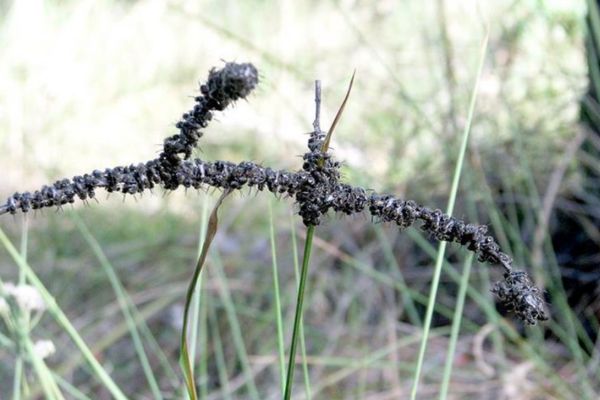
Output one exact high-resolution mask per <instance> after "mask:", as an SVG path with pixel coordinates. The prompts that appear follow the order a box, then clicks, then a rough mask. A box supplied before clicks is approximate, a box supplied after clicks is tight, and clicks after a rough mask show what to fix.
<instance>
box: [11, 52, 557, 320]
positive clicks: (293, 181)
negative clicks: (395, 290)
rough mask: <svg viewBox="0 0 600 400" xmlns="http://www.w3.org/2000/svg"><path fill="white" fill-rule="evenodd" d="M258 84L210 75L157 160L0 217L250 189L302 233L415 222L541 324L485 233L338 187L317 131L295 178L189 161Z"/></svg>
mask: <svg viewBox="0 0 600 400" xmlns="http://www.w3.org/2000/svg"><path fill="white" fill-rule="evenodd" d="M257 84H258V72H257V70H256V68H255V67H254V66H253V65H252V64H237V63H226V64H225V66H224V67H223V68H221V69H219V70H215V69H213V70H211V71H210V72H209V75H208V79H207V82H206V83H205V84H203V85H201V86H200V92H201V95H199V96H198V97H196V98H195V105H194V108H193V109H192V110H190V111H188V112H186V113H185V114H183V116H182V118H181V120H180V121H179V122H177V124H176V127H177V129H179V133H177V134H175V135H173V136H170V137H168V138H167V139H165V141H164V146H163V150H162V152H161V153H160V155H159V156H158V158H156V159H153V160H150V161H147V162H145V163H140V164H132V165H129V166H126V167H115V168H107V169H105V170H104V171H100V170H95V171H93V172H92V173H89V174H84V175H82V176H75V177H74V178H72V179H62V180H59V181H57V182H55V183H54V184H52V185H50V186H43V187H42V188H41V189H39V190H36V191H34V192H24V193H15V194H13V195H12V196H10V197H9V198H8V199H7V201H6V203H5V204H4V205H2V206H0V215H1V214H5V213H10V214H15V213H16V212H18V211H22V212H28V211H30V210H32V209H33V210H35V209H41V208H46V207H60V206H62V205H64V204H68V203H74V202H75V200H76V199H79V200H86V199H90V198H94V196H95V193H96V192H95V191H96V190H97V189H98V188H102V189H105V190H106V191H108V192H120V193H123V194H136V193H141V192H143V191H145V190H148V189H152V188H153V187H155V186H160V187H162V188H164V189H165V190H175V189H177V188H178V187H180V186H183V187H185V188H194V189H199V188H201V187H206V186H212V187H215V188H220V189H242V188H243V187H255V188H257V189H258V190H260V191H263V190H268V191H269V192H272V193H274V194H285V195H288V196H289V197H293V198H295V199H296V202H297V204H298V207H299V210H298V213H299V215H300V216H301V217H302V220H303V222H304V224H305V225H307V226H316V225H318V224H319V223H320V222H321V218H322V216H323V215H324V214H326V213H327V212H328V211H329V210H333V211H335V212H342V213H344V214H347V215H352V214H356V213H360V212H363V211H365V210H368V211H369V212H370V214H371V216H372V217H373V218H374V219H376V220H380V221H383V222H390V223H395V224H396V225H398V227H400V228H407V227H409V226H411V225H413V224H415V223H416V222H417V221H420V222H421V223H422V224H421V226H420V228H421V229H422V230H424V231H426V232H428V233H429V234H430V235H431V236H432V237H433V238H435V239H437V240H442V241H449V242H456V243H459V244H461V245H463V246H466V247H467V248H468V249H469V250H471V251H473V252H475V253H476V254H477V256H478V259H479V261H482V262H487V263H490V264H500V265H501V266H502V267H503V268H504V271H505V274H504V277H505V280H504V281H503V282H499V283H496V285H495V286H494V289H493V292H494V293H495V294H496V295H497V297H498V299H499V300H500V301H501V302H502V303H503V304H504V305H505V306H507V308H509V309H510V310H513V311H514V312H515V313H516V314H517V316H519V317H520V318H521V319H523V320H524V321H525V322H527V323H530V324H535V323H536V321H542V320H546V319H547V316H546V313H545V310H544V301H543V300H542V297H541V293H540V291H539V289H537V288H536V287H535V286H533V284H532V283H531V280H530V279H529V277H528V276H527V274H526V273H525V272H522V271H514V270H513V269H512V259H511V258H510V257H509V256H508V255H507V254H505V253H503V252H502V251H501V250H500V247H499V245H498V244H497V243H496V241H495V240H494V238H493V237H492V236H490V235H488V234H487V228H486V227H485V226H481V225H473V224H467V223H465V222H464V221H461V220H458V219H456V218H454V217H452V216H449V215H447V214H444V213H443V212H441V211H440V210H431V209H429V208H426V207H423V206H420V205H418V204H417V203H415V202H414V201H411V200H401V199H397V198H395V197H394V196H392V195H380V194H377V193H373V192H371V193H367V191H366V190H365V189H363V188H361V187H355V186H351V185H348V184H345V183H340V182H339V180H340V172H339V168H340V163H339V162H338V161H336V160H335V159H334V158H333V156H332V154H331V153H330V152H328V151H323V142H324V140H325V133H324V132H322V131H321V129H320V128H319V127H318V126H315V129H314V131H313V132H312V133H311V135H310V138H309V140H308V151H307V152H306V153H305V154H304V156H303V165H302V169H301V170H300V171H296V172H291V171H285V170H275V169H272V168H269V167H263V166H261V165H258V164H255V163H253V162H249V161H243V162H241V163H239V164H235V163H232V162H228V161H213V162H209V161H204V160H201V159H193V160H191V159H190V158H191V154H192V150H193V148H194V147H195V146H196V144H197V143H198V140H199V139H200V137H201V136H202V132H201V131H200V130H201V129H203V128H205V127H206V126H207V125H208V123H209V121H210V120H211V118H212V113H213V112H214V111H221V110H223V109H225V108H226V107H227V106H228V105H229V104H231V103H233V102H235V101H236V100H239V99H243V98H246V97H247V96H248V95H249V94H250V92H251V91H252V90H253V89H254V88H255V87H256V85H257Z"/></svg>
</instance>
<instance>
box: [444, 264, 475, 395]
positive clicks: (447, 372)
mask: <svg viewBox="0 0 600 400" xmlns="http://www.w3.org/2000/svg"><path fill="white" fill-rule="evenodd" d="M472 265H473V253H469V255H468V256H467V259H466V260H465V264H464V266H463V272H462V275H461V279H460V286H459V289H458V297H457V299H456V308H455V309H454V317H453V318H452V332H451V333H450V343H449V345H448V352H447V354H446V364H445V365H444V375H443V379H442V387H441V389H440V400H446V397H447V395H448V387H449V385H450V376H451V375H452V363H453V361H454V354H455V352H456V343H457V341H458V333H459V332H460V323H461V322H462V315H463V309H464V305H465V298H466V297H467V288H468V287H469V277H470V275H471V266H472Z"/></svg>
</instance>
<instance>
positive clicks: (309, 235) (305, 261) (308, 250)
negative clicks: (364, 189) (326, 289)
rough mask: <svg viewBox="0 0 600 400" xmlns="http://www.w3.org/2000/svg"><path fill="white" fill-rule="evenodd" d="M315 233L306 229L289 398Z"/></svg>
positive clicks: (288, 388) (288, 387) (291, 354)
mask: <svg viewBox="0 0 600 400" xmlns="http://www.w3.org/2000/svg"><path fill="white" fill-rule="evenodd" d="M314 234H315V227H314V226H309V227H308V228H307V230H306V242H305V243H304V256H303V258H302V270H301V272H300V283H299V285H298V298H297V300H296V312H295V314H294V328H293V330H292V344H291V345H290V355H289V360H288V370H287V378H286V381H285V393H284V396H283V398H284V399H285V400H289V399H290V398H291V397H292V384H293V381H294V367H295V365H296V344H297V343H298V336H299V334H300V321H301V320H302V307H303V306H304V291H305V289H306V277H307V275H308V265H309V261H310V253H311V250H312V242H313V237H314Z"/></svg>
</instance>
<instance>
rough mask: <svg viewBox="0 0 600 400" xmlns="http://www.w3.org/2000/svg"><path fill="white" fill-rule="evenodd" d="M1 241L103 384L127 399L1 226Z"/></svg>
mask: <svg viewBox="0 0 600 400" xmlns="http://www.w3.org/2000/svg"><path fill="white" fill-rule="evenodd" d="M0 242H2V244H3V246H4V247H5V248H6V250H7V251H8V253H9V254H10V255H11V257H12V258H13V260H14V261H15V262H16V263H17V265H18V266H19V268H20V269H21V270H23V271H24V273H25V276H26V278H27V280H29V282H31V284H32V285H33V286H35V288H36V289H37V290H38V292H39V293H40V295H41V296H42V298H43V299H44V302H45V303H46V306H47V307H48V312H49V313H50V315H52V316H53V317H54V319H56V321H57V322H58V324H59V325H60V326H61V327H62V328H63V329H64V330H65V332H66V333H67V334H68V335H69V337H70V338H71V339H72V340H73V342H74V343H75V345H76V346H77V348H78V349H79V351H80V352H81V354H82V355H83V357H84V358H85V360H86V361H87V363H88V364H89V366H90V368H91V369H92V371H93V373H94V374H95V375H96V377H97V378H98V380H99V381H100V382H102V384H103V385H104V386H105V387H106V388H107V389H108V391H109V392H110V393H111V394H112V396H113V397H114V398H115V399H117V400H127V397H125V395H124V394H123V392H122V391H121V389H120V388H119V387H118V386H117V385H116V384H115V382H114V381H113V380H112V378H111V377H110V375H108V373H107V372H106V370H105V369H104V368H103V367H102V365H100V363H99V362H98V360H96V358H95V357H94V354H93V353H92V351H91V350H90V349H89V347H88V346H87V344H86V343H85V341H84V340H83V339H82V338H81V336H80V335H79V333H78V332H77V329H75V327H74V326H73V325H72V324H71V322H70V321H69V319H68V318H67V316H66V315H65V313H64V312H63V311H62V310H61V308H60V307H59V306H58V304H57V303H56V301H55V300H54V297H53V296H52V295H51V294H50V292H48V290H47V289H46V287H45V286H44V284H43V283H42V281H41V280H40V279H39V278H38V277H37V275H36V274H35V272H34V271H33V270H32V269H31V267H30V266H29V264H27V262H26V261H25V260H23V258H22V257H21V255H20V254H19V253H18V251H17V249H16V248H15V247H14V246H13V244H12V243H11V242H10V240H9V239H8V237H7V236H6V234H5V233H4V231H3V230H2V229H1V228H0Z"/></svg>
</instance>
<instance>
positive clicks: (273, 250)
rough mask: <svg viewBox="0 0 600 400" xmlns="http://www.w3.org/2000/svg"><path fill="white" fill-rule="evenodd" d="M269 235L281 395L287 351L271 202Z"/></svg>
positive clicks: (283, 390)
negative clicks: (284, 342)
mask: <svg viewBox="0 0 600 400" xmlns="http://www.w3.org/2000/svg"><path fill="white" fill-rule="evenodd" d="M269 222H270V226H269V233H270V236H271V259H272V265H273V292H274V293H273V294H274V297H275V321H276V323H277V350H278V353H279V372H280V374H281V393H284V392H285V386H284V385H285V350H284V348H283V346H284V344H283V322H282V320H281V294H280V292H279V277H278V274H277V250H276V247H275V222H274V221H273V204H272V200H269Z"/></svg>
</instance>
